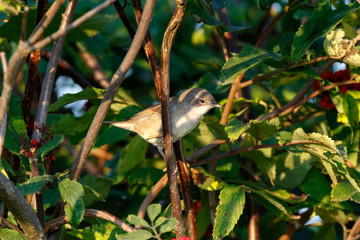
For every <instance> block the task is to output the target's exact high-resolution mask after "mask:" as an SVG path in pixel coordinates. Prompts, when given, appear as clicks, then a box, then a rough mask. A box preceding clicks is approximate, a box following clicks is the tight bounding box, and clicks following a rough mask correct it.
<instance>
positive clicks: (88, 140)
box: [70, 0, 156, 180]
mask: <svg viewBox="0 0 360 240" xmlns="http://www.w3.org/2000/svg"><path fill="white" fill-rule="evenodd" d="M107 2H112V1H107ZM155 2H156V1H155V0H147V1H146V4H145V8H144V14H143V16H142V18H141V21H140V24H139V27H138V30H137V31H136V34H135V37H134V40H133V41H132V43H131V46H130V48H129V51H128V52H127V54H126V56H125V58H124V60H123V62H122V63H121V65H120V67H119V68H118V69H117V71H116V72H115V74H114V76H113V77H112V79H111V82H110V86H109V87H108V89H107V91H106V93H105V95H104V98H103V99H102V101H101V104H100V106H99V109H98V110H97V112H96V114H95V117H94V119H93V121H92V123H91V125H90V128H89V130H88V132H87V135H86V137H85V140H84V142H83V144H82V146H81V149H80V151H79V153H78V155H77V157H76V160H75V163H74V165H73V166H72V168H71V172H70V179H72V180H76V179H77V178H78V177H79V175H80V173H81V170H82V169H83V166H84V165H85V162H86V158H87V156H88V155H89V152H90V150H91V147H92V145H93V144H94V142H95V138H96V136H97V134H98V132H99V130H100V127H101V123H102V122H103V120H104V118H105V115H106V112H107V111H108V110H109V108H110V104H111V102H112V101H113V100H114V97H115V94H116V92H117V90H118V89H119V87H120V85H121V83H122V81H123V80H124V77H125V74H126V72H127V71H128V70H129V68H130V67H131V65H132V63H133V62H134V60H135V58H136V55H137V53H138V52H139V49H140V47H141V43H142V41H143V39H144V37H145V34H146V31H147V29H148V27H149V24H150V21H151V16H152V13H153V9H154V6H155Z"/></svg>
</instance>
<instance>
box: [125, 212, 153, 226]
mask: <svg viewBox="0 0 360 240" xmlns="http://www.w3.org/2000/svg"><path fill="white" fill-rule="evenodd" d="M126 220H127V221H128V222H129V223H130V224H132V225H140V226H142V227H146V228H150V225H149V224H148V223H147V222H146V221H145V220H144V219H142V218H141V217H138V216H136V215H134V214H130V215H129V216H128V217H127V218H126Z"/></svg>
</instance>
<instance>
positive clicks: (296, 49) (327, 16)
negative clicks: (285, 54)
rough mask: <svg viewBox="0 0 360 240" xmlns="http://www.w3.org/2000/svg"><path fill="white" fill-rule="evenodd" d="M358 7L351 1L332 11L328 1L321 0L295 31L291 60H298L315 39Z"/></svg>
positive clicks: (358, 6)
mask: <svg viewBox="0 0 360 240" xmlns="http://www.w3.org/2000/svg"><path fill="white" fill-rule="evenodd" d="M359 8H360V5H359V4H358V3H353V4H349V5H346V6H342V7H340V8H338V9H336V10H334V11H332V10H331V5H330V2H329V1H328V0H322V1H321V2H320V3H319V5H318V7H317V8H315V10H314V11H313V13H312V17H311V19H310V20H308V21H307V22H306V23H305V24H303V25H301V27H300V28H299V30H298V31H297V32H296V34H295V37H294V41H293V44H292V48H291V58H292V60H293V61H297V60H299V59H300V58H301V57H302V56H303V55H304V54H305V52H306V49H307V48H308V47H309V46H310V45H311V44H312V43H313V42H315V40H317V39H318V38H320V37H322V36H323V35H324V34H326V33H327V32H329V31H330V30H332V29H334V28H335V26H336V25H337V24H338V23H339V22H340V21H341V20H342V19H343V18H344V17H345V16H347V15H349V14H350V13H352V12H354V11H357V10H358V9H359Z"/></svg>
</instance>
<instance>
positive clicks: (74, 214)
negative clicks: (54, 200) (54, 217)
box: [59, 178, 85, 225]
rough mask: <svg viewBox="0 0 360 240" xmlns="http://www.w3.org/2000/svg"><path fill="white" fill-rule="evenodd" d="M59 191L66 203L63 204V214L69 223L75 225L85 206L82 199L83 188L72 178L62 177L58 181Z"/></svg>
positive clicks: (81, 216)
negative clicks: (61, 179)
mask: <svg viewBox="0 0 360 240" xmlns="http://www.w3.org/2000/svg"><path fill="white" fill-rule="evenodd" d="M59 192H60V196H61V198H62V200H63V201H64V202H66V203H68V204H67V205H66V206H65V214H66V216H67V217H68V218H69V219H70V223H71V224H74V225H77V224H78V223H79V222H80V221H81V220H82V218H83V216H84V213H85V207H84V203H83V200H82V196H84V189H83V187H82V185H81V184H80V183H78V182H77V181H74V180H69V179H68V178H66V179H64V180H63V181H61V182H60V183H59Z"/></svg>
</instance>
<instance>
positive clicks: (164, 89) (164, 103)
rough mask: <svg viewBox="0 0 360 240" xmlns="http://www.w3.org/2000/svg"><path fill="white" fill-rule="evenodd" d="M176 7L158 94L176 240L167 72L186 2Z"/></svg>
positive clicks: (176, 208) (166, 37)
mask: <svg viewBox="0 0 360 240" xmlns="http://www.w3.org/2000/svg"><path fill="white" fill-rule="evenodd" d="M176 3H177V7H176V9H175V12H174V15H173V17H172V19H171V20H170V22H169V25H168V27H167V29H166V31H165V33H164V38H163V42H162V47H161V70H162V78H161V80H162V81H161V94H160V96H159V97H160V103H161V120H162V126H163V136H164V150H165V160H166V168H167V175H168V181H169V188H170V199H171V205H172V210H173V217H174V218H176V220H177V221H178V222H179V224H178V226H177V227H176V228H175V234H176V237H177V238H180V237H185V229H184V221H183V218H182V214H181V204H180V194H179V190H178V186H177V178H176V171H177V169H176V163H175V160H174V157H173V153H172V145H171V142H172V137H171V125H170V114H169V113H170V111H169V98H170V97H169V95H170V94H169V92H170V89H169V86H170V81H169V71H170V50H171V46H172V43H173V41H174V37H175V34H176V32H177V29H178V28H179V26H180V23H181V21H182V18H183V16H184V12H185V5H186V1H181V0H178V1H177V2H176Z"/></svg>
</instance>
